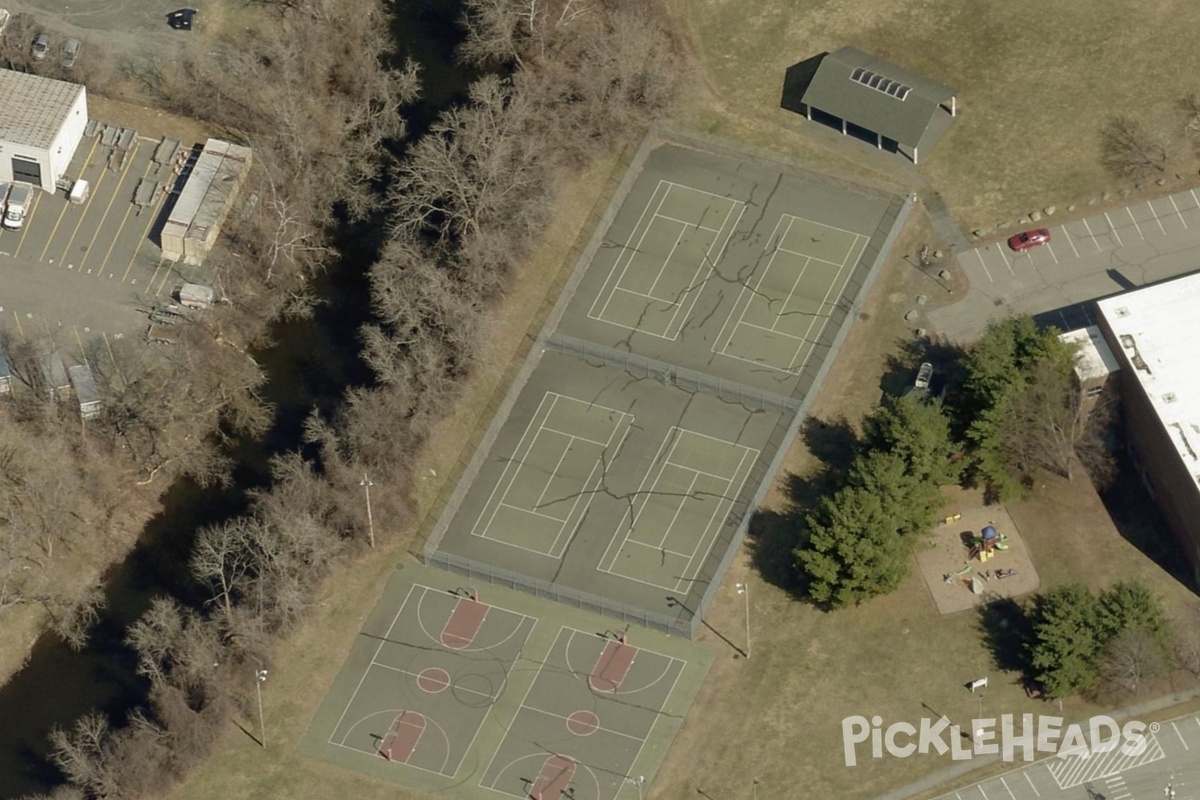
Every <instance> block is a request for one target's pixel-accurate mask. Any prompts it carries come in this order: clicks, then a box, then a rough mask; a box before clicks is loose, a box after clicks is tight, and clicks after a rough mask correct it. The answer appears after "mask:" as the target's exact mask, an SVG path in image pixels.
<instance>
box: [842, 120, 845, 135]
mask: <svg viewBox="0 0 1200 800" xmlns="http://www.w3.org/2000/svg"><path fill="white" fill-rule="evenodd" d="M845 135H846V120H844V119H843V120H842V136H845Z"/></svg>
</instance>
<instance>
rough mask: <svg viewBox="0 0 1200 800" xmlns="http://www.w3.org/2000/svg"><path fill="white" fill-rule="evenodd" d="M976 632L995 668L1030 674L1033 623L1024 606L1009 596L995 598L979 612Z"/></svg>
mask: <svg viewBox="0 0 1200 800" xmlns="http://www.w3.org/2000/svg"><path fill="white" fill-rule="evenodd" d="M979 630H980V632H981V633H982V634H983V639H984V643H985V644H986V645H987V647H988V649H989V650H991V652H992V661H993V662H994V663H995V665H996V667H997V668H998V669H1002V670H1005V671H1009V672H1020V673H1022V674H1024V675H1026V676H1027V677H1028V676H1029V675H1030V674H1031V672H1030V670H1031V667H1032V665H1031V664H1030V663H1029V643H1030V642H1031V641H1032V640H1033V623H1032V621H1031V619H1030V617H1029V615H1028V614H1027V613H1026V612H1025V607H1024V606H1022V605H1021V604H1020V603H1018V602H1017V601H1016V600H1014V599H1013V598H1011V597H996V598H995V599H992V600H990V602H986V603H985V605H983V606H982V607H981V608H980V609H979Z"/></svg>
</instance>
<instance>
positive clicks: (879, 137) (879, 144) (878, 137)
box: [875, 133, 883, 150]
mask: <svg viewBox="0 0 1200 800" xmlns="http://www.w3.org/2000/svg"><path fill="white" fill-rule="evenodd" d="M875 149H876V150H882V149H883V134H881V133H877V134H875Z"/></svg>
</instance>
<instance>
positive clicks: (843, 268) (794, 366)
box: [785, 236, 867, 373]
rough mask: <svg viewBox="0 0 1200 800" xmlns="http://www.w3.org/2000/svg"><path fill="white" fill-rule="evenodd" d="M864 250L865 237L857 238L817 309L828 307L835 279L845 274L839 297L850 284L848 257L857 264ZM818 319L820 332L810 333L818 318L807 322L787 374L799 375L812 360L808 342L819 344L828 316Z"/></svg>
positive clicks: (811, 349) (852, 272)
mask: <svg viewBox="0 0 1200 800" xmlns="http://www.w3.org/2000/svg"><path fill="white" fill-rule="evenodd" d="M860 242H861V243H862V248H861V249H859V250H858V253H857V254H854V249H855V248H858V245H859V243H860ZM866 249H867V237H865V236H859V237H858V239H856V240H855V241H854V244H852V245H851V250H850V251H849V252H847V253H846V257H845V258H844V259H842V266H841V267H839V268H838V272H837V276H835V277H834V283H833V284H831V285H830V287H829V289H828V290H827V291H826V292H825V297H824V298H823V299H822V300H821V305H819V306H817V308H818V309H823V308H825V307H826V306H828V305H830V302H829V297H830V295H831V294H833V289H834V286H836V285H837V278H838V277H840V276H841V275H842V274H843V273H844V274H845V278H844V279H843V280H842V285H841V288H839V289H838V290H837V294H838V296H839V297H840V296H841V295H842V294H843V293H844V292H845V291H846V286H848V285H849V284H850V277H851V276H852V275H853V274H854V266H853V265H851V266H850V268H849V269H846V266H847V264H848V262H849V261H850V256H851V255H852V254H854V262H853V263H854V264H857V263H858V259H859V258H861V257H862V254H863V251H865V250H866ZM785 305H786V304H785ZM819 319H820V320H821V327H820V330H818V331H817V335H816V336H815V337H814V336H812V331H813V327H814V326H815V325H816V324H817V320H818V317H813V318H812V319H810V320H809V321H808V329H807V330H806V331H805V332H804V339H803V341H801V342H800V345H799V346H798V347H797V348H796V352H795V354H794V355H793V356H792V362H791V366H790V367H789V368H788V369H787V371H788V372H795V373H800V372H803V371H804V368H805V367H806V366H808V360H809V359H810V358H812V354H813V350H815V349H816V345H815V344H810V342H819V341H820V340H821V336H823V335H824V333H825V328H826V326H828V325H829V315H827V314H826V315H822V316H821V317H819ZM806 347H807V348H808V352H807V353H805V355H804V358H803V359H800V364H798V365H797V364H796V359H798V358H800V352H801V351H802V350H804V348H806Z"/></svg>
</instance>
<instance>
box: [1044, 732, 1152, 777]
mask: <svg viewBox="0 0 1200 800" xmlns="http://www.w3.org/2000/svg"><path fill="white" fill-rule="evenodd" d="M1146 742H1147V747H1146V748H1145V750H1144V751H1143V752H1142V753H1141V754H1139V755H1136V756H1127V755H1125V754H1124V753H1122V752H1121V749H1120V748H1119V747H1118V748H1115V749H1113V750H1111V751H1109V752H1107V753H1098V754H1095V755H1091V754H1085V755H1078V756H1067V757H1066V758H1055V759H1053V760H1052V761H1050V762H1049V763H1047V764H1046V769H1047V770H1049V772H1050V774H1051V775H1052V776H1054V781H1055V783H1057V784H1058V788H1059V789H1070V788H1072V787H1074V786H1079V785H1081V784H1083V783H1087V782H1088V781H1095V780H1101V779H1104V778H1108V777H1111V776H1114V775H1119V774H1120V773H1122V772H1125V771H1126V770H1129V769H1133V768H1135V767H1140V766H1141V765H1142V764H1149V763H1151V762H1154V761H1159V760H1161V759H1163V758H1166V753H1164V752H1163V749H1162V745H1161V744H1159V741H1158V737H1157V736H1156V735H1155V734H1152V733H1151V734H1148V735H1147V736H1146Z"/></svg>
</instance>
